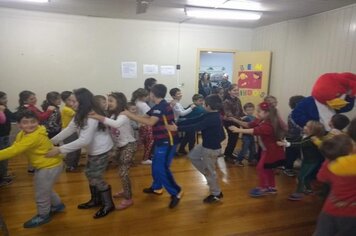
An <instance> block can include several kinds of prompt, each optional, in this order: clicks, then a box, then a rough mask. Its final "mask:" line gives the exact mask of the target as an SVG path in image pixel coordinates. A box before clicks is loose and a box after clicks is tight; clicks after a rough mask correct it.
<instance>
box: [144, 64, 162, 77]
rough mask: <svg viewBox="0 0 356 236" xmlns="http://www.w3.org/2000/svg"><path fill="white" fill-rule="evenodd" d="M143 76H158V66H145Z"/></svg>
mask: <svg viewBox="0 0 356 236" xmlns="http://www.w3.org/2000/svg"><path fill="white" fill-rule="evenodd" d="M143 74H144V75H157V74H158V65H143Z"/></svg>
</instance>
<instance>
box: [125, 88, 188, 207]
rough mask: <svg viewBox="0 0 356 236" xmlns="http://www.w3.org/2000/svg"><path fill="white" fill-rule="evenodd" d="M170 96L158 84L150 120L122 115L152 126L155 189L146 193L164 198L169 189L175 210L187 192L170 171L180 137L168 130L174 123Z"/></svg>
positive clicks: (171, 202) (127, 113)
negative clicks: (163, 193)
mask: <svg viewBox="0 0 356 236" xmlns="http://www.w3.org/2000/svg"><path fill="white" fill-rule="evenodd" d="M166 94H167V87H166V86H164V85H163V84H156V85H154V86H153V87H152V88H151V92H150V99H151V101H153V102H154V103H155V104H156V105H155V106H154V107H152V109H151V110H150V111H149V112H147V115H148V117H142V116H138V115H135V114H132V113H130V112H129V111H124V112H122V113H121V114H122V115H126V116H127V117H129V118H130V119H132V120H135V121H137V122H139V123H143V124H146V125H150V126H152V130H153V137H154V141H155V143H154V157H153V161H152V177H153V183H152V185H151V187H149V188H145V189H144V190H143V192H144V193H147V194H158V195H161V194H162V192H163V191H162V186H163V187H165V189H166V190H167V191H168V192H169V194H170V195H171V201H170V203H169V208H174V207H176V206H177V205H178V203H179V201H180V199H181V197H182V193H183V192H182V189H181V187H180V186H179V185H178V184H177V183H176V182H175V180H174V177H173V174H172V172H171V170H170V169H169V167H170V165H171V163H172V160H173V157H174V154H175V151H176V146H177V145H176V142H177V135H176V134H175V133H174V132H170V131H168V130H166V128H165V125H167V124H172V123H173V122H174V115H173V110H172V107H171V106H170V105H169V103H168V102H167V101H166V100H164V97H165V96H166Z"/></svg>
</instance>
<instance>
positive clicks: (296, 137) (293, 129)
mask: <svg viewBox="0 0 356 236" xmlns="http://www.w3.org/2000/svg"><path fill="white" fill-rule="evenodd" d="M304 98H305V97H304V96H301V95H296V96H292V97H290V98H289V107H290V108H291V109H292V111H291V113H290V114H289V115H288V132H287V136H286V139H287V141H288V142H300V141H301V140H302V132H303V129H302V128H301V127H300V126H299V125H297V124H296V123H295V122H294V120H293V119H292V112H293V110H294V108H295V107H296V106H297V104H298V103H299V102H300V101H302V100H303V99H304ZM300 155H301V153H300V147H293V146H290V147H287V148H286V163H285V165H284V171H283V173H284V174H285V175H287V176H289V177H293V176H295V175H296V173H295V171H294V170H293V168H294V162H295V161H296V160H297V159H298V158H300Z"/></svg>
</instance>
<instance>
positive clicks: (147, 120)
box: [120, 110, 159, 126]
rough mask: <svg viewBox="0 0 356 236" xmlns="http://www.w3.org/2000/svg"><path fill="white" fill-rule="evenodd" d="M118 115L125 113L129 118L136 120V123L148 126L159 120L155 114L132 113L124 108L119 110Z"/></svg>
mask: <svg viewBox="0 0 356 236" xmlns="http://www.w3.org/2000/svg"><path fill="white" fill-rule="evenodd" d="M120 115H125V116H127V117H128V118H129V119H131V120H134V121H137V122H138V123H141V124H145V125H149V126H154V125H155V124H156V123H157V122H158V120H159V118H158V117H156V116H139V115H136V114H133V113H131V112H129V111H126V110H125V111H123V112H121V113H120Z"/></svg>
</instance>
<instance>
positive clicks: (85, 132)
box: [47, 88, 115, 218]
mask: <svg viewBox="0 0 356 236" xmlns="http://www.w3.org/2000/svg"><path fill="white" fill-rule="evenodd" d="M73 108H74V109H75V110H76V114H75V116H74V119H73V120H72V121H71V122H70V123H69V125H68V127H67V128H65V129H64V130H62V131H61V132H60V133H59V134H57V135H56V136H55V137H53V138H52V142H53V143H54V144H59V143H60V142H61V141H63V140H64V139H66V138H68V137H69V136H70V135H72V134H73V133H75V132H77V130H79V132H78V133H79V138H78V139H77V140H75V141H73V142H71V143H68V144H64V145H62V146H60V147H54V148H52V150H51V151H49V152H48V154H47V156H54V155H57V154H59V153H62V154H67V153H70V152H73V151H76V150H78V149H80V148H82V147H85V146H86V147H87V150H88V160H87V166H86V170H85V174H86V176H87V178H88V181H89V188H90V193H91V199H90V200H89V201H88V202H86V203H82V204H79V205H78V208H79V209H89V208H93V207H96V206H100V205H101V208H100V209H99V211H97V212H96V213H95V215H94V218H100V217H104V216H106V215H107V214H109V213H110V212H111V211H113V210H114V209H115V205H114V202H113V200H112V197H111V187H110V185H108V184H107V183H106V181H105V180H104V178H103V175H104V171H105V170H106V167H107V165H108V157H109V151H110V150H111V148H112V147H113V142H112V140H111V137H110V135H109V133H108V131H107V129H106V128H105V126H104V125H103V124H101V123H99V122H98V121H97V120H95V119H92V118H89V117H88V115H89V113H90V112H93V111H94V112H96V113H97V114H100V115H104V111H102V110H101V109H100V107H99V104H98V103H96V101H95V99H94V96H93V94H92V93H91V92H90V91H89V90H88V89H86V88H80V89H77V90H74V99H73Z"/></svg>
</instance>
